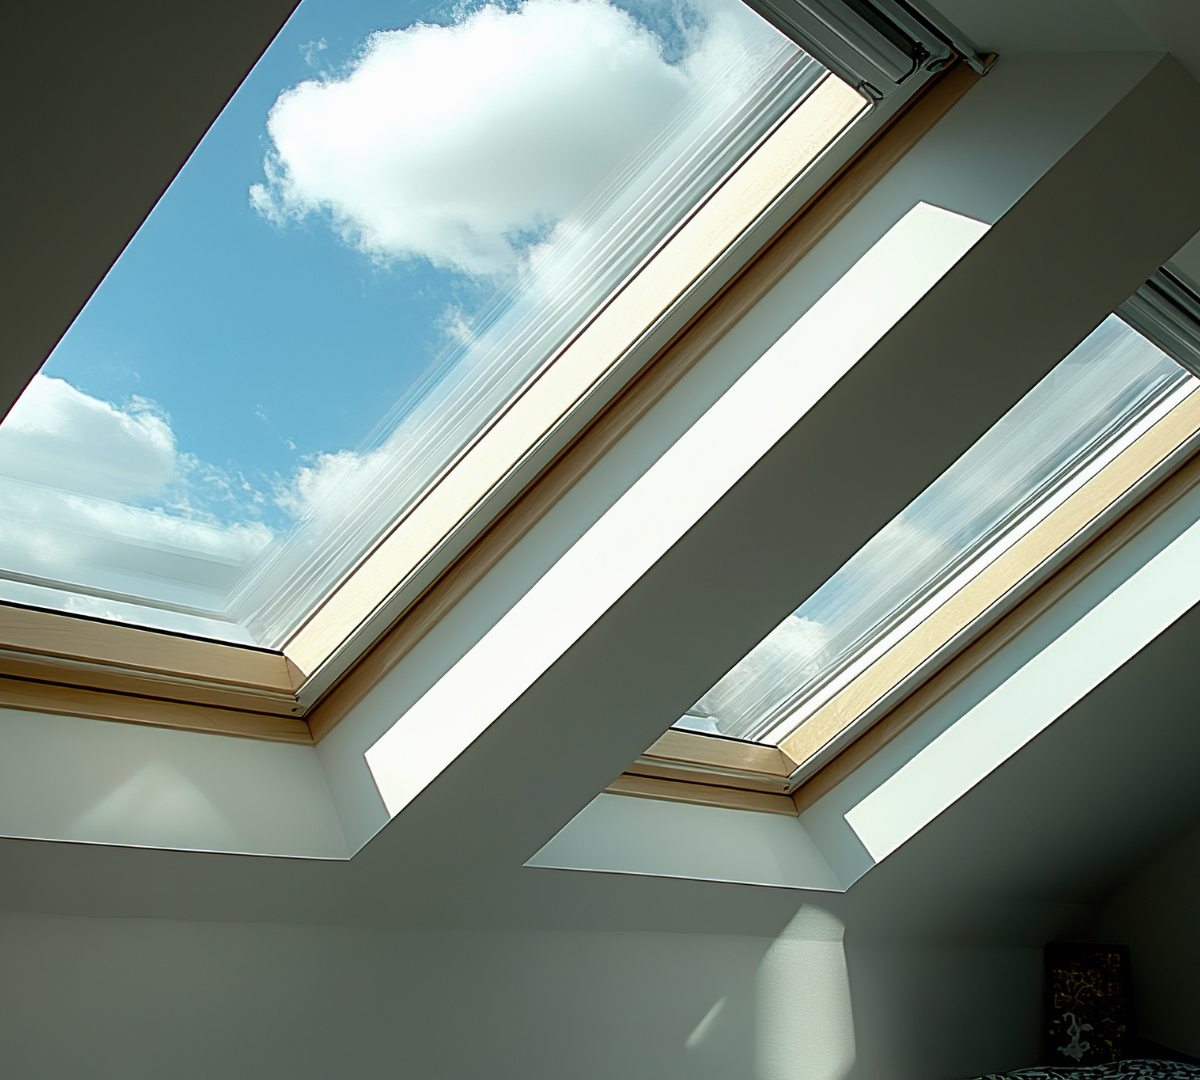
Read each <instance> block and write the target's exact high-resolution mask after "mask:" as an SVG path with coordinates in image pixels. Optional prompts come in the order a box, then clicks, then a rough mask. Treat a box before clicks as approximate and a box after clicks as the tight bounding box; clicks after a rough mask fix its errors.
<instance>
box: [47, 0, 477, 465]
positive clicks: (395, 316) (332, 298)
mask: <svg viewBox="0 0 1200 1080" xmlns="http://www.w3.org/2000/svg"><path fill="white" fill-rule="evenodd" d="M439 11H441V13H442V14H441V17H439ZM446 17H447V16H446V13H445V11H444V7H435V8H433V9H430V8H428V7H425V6H423V5H418V4H413V3H396V2H388V3H379V2H369V0H368V2H364V0H359V2H356V3H353V4H347V3H336V2H333V3H331V2H325V3H321V2H314V0H305V3H303V4H301V5H300V7H299V8H298V9H297V11H296V13H295V14H294V15H293V17H292V19H291V20H290V21H289V22H288V24H287V25H286V26H285V27H284V29H283V31H282V32H281V33H280V35H279V37H278V38H277V39H276V41H275V42H274V44H273V45H272V46H271V47H270V49H269V50H268V51H267V53H266V55H265V56H264V57H263V59H262V60H261V61H260V63H259V64H258V65H257V67H256V68H255V69H254V71H253V72H252V73H251V74H250V76H249V77H248V78H247V79H246V81H245V82H244V83H243V85H242V87H241V88H240V89H239V90H238V92H237V94H236V95H235V96H234V98H233V100H232V101H231V102H230V103H229V105H228V106H227V108H226V109H225V110H224V112H223V113H222V114H221V117H220V119H219V120H218V121H217V123H216V124H215V125H214V126H213V128H212V129H211V130H210V131H209V132H208V134H207V135H206V136H205V138H204V140H203V142H202V143H201V145H200V147H199V148H198V150H197V151H196V153H195V154H194V155H193V156H192V158H191V159H190V160H189V161H188V163H187V165H186V166H185V167H184V168H183V170H182V172H181V173H180V174H179V176H178V177H177V178H176V180H175V182H174V183H173V184H172V185H171V187H170V189H169V190H168V191H167V193H166V194H165V195H164V197H163V198H162V199H161V200H160V202H159V204H158V205H157V206H156V207H155V209H154V211H153V212H152V213H151V215H150V217H149V218H148V219H147V221H146V223H145V225H144V226H143V227H142V229H141V230H140V231H139V232H138V234H137V236H136V237H135V238H134V240H133V242H132V243H131V244H130V245H129V247H128V248H127V249H126V251H125V252H124V253H123V254H122V256H121V258H120V260H119V261H118V262H117V264H116V265H115V267H114V268H113V270H112V271H111V272H110V274H109V275H108V277H107V278H106V279H105V281H104V282H103V284H102V285H101V286H100V288H99V289H98V290H97V292H96V293H95V295H94V296H93V298H92V300H91V301H90V302H89V303H88V305H87V306H86V308H85V309H84V310H83V312H82V313H81V314H80V315H79V317H78V318H77V319H76V321H75V323H74V325H73V326H72V327H71V328H70V330H69V331H68V332H67V334H66V336H65V337H64V338H63V340H62V342H61V343H60V344H59V346H58V348H57V349H56V350H55V351H54V353H53V354H52V356H51V357H50V359H49V361H48V362H47V364H46V367H45V368H44V372H45V374H47V375H55V376H58V377H60V378H63V379H65V380H67V381H68V382H70V383H72V384H73V385H75V386H76V387H78V388H79V389H81V390H83V391H84V392H86V393H88V394H91V395H93V396H96V397H99V398H102V399H105V400H109V401H114V402H121V401H123V400H125V399H127V398H129V397H130V396H131V395H141V396H145V397H148V398H151V399H153V400H154V401H156V402H157V403H158V404H159V405H160V406H161V407H162V408H163V409H165V410H166V411H167V413H168V414H169V415H170V419H171V424H172V427H173V429H174V431H175V434H176V436H177V438H178V441H179V445H180V447H181V448H182V449H184V450H186V451H188V452H190V453H193V454H195V455H196V456H198V457H199V458H201V459H203V460H205V461H207V462H210V463H212V464H215V465H219V466H222V467H224V468H227V469H229V470H231V471H233V472H242V471H244V472H246V473H247V474H248V477H247V478H248V479H250V481H251V483H256V482H257V481H258V476H257V474H258V473H260V472H262V473H266V474H271V473H274V472H278V473H281V474H287V473H288V472H290V470H291V469H292V468H293V467H294V465H295V464H296V463H297V461H299V460H300V459H301V458H302V456H303V455H305V454H312V453H314V452H317V451H322V450H337V449H339V448H342V447H354V446H357V445H358V444H359V443H360V442H361V441H362V440H363V438H364V437H365V436H367V435H368V434H369V433H370V432H371V430H372V428H373V427H374V426H375V424H376V423H377V422H378V421H379V420H380V419H381V418H382V417H383V416H384V414H385V413H386V412H387V410H388V408H389V407H390V406H391V405H392V404H393V402H394V401H395V400H396V399H397V398H399V397H400V395H401V394H402V393H403V391H404V389H405V388H406V387H407V386H408V385H409V384H410V383H411V382H412V380H413V379H414V378H415V377H416V375H418V374H419V373H420V372H421V371H422V370H423V369H424V368H425V367H426V366H427V365H428V364H429V363H430V361H431V360H432V359H433V357H434V356H435V354H436V353H437V351H438V350H439V348H440V347H441V345H442V335H441V332H440V330H439V329H438V320H439V319H440V317H441V315H442V312H443V310H444V308H445V307H446V305H447V304H462V305H465V306H467V307H468V308H469V307H473V306H474V305H476V304H478V303H479V302H480V301H481V300H482V299H483V298H484V297H485V296H486V295H487V294H488V292H490V289H489V288H488V287H487V286H482V287H481V286H479V285H477V284H473V283H472V282H471V281H470V280H469V279H464V278H463V277H462V275H456V274H454V273H451V272H448V271H445V270H436V269H434V268H433V267H432V266H431V265H430V264H429V263H428V262H427V261H425V260H409V261H404V262H399V263H395V264H393V265H391V266H387V267H385V266H380V265H378V264H376V263H373V261H372V260H371V259H370V258H368V257H366V256H365V255H363V254H362V253H360V252H359V251H357V250H354V249H352V248H350V247H348V246H347V245H345V244H343V243H341V242H339V240H338V239H337V237H336V236H335V235H334V234H333V233H332V232H331V230H330V229H329V228H328V227H327V226H326V225H325V224H324V223H323V222H321V221H319V220H316V219H313V220H309V221H307V222H304V223H290V224H288V225H285V226H283V227H276V226H273V225H271V224H270V223H269V222H267V221H264V219H263V218H262V217H261V216H260V215H259V214H258V213H256V212H255V210H254V209H253V208H252V207H251V205H250V202H249V199H248V191H249V188H250V186H251V185H252V184H254V183H256V182H259V181H261V180H262V178H263V158H264V154H265V152H266V151H267V149H268V140H267V136H266V118H267V114H268V112H269V110H270V108H271V106H272V104H273V103H274V102H275V99H276V98H277V97H278V95H279V93H280V91H281V90H283V89H284V88H286V87H290V86H292V85H294V84H296V83H298V82H300V81H301V80H303V79H306V78H312V77H313V76H314V75H315V74H316V73H317V72H318V71H319V70H321V69H326V70H337V69H338V68H340V67H341V66H342V65H343V64H344V63H345V61H346V60H348V59H350V58H351V57H352V56H353V55H354V54H355V53H356V52H357V51H358V50H359V48H360V47H361V46H362V43H363V41H364V40H365V38H366V37H367V35H368V34H369V33H370V31H371V30H373V29H380V28H399V27H403V26H407V25H409V24H410V23H413V22H415V21H418V20H421V21H426V22H442V21H446ZM322 41H323V42H324V43H325V48H324V49H320V50H318V49H316V48H315V47H313V46H312V44H310V43H314V42H322ZM306 46H307V47H306ZM309 59H311V60H312V61H313V63H310V62H309ZM293 446H294V449H293V448H292V447H293Z"/></svg>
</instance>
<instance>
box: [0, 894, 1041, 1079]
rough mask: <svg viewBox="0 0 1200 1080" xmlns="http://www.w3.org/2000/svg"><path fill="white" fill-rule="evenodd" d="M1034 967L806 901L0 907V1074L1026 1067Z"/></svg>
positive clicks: (796, 1072) (900, 1073) (866, 1074)
mask: <svg viewBox="0 0 1200 1080" xmlns="http://www.w3.org/2000/svg"><path fill="white" fill-rule="evenodd" d="M1036 980H1037V956H1036V954H1035V953H1031V952H1030V951H1029V950H1022V949H1011V948H979V947H960V948H946V947H943V948H934V949H928V948H915V947H905V948H895V947H892V948H886V947H882V948H881V947H875V946H869V945H864V946H860V947H857V948H856V947H854V945H853V944H852V943H848V944H847V945H846V946H845V948H843V943H842V941H841V932H840V926H839V924H838V923H837V921H836V920H835V919H833V918H832V917H831V916H828V915H826V914H825V913H823V912H821V911H820V910H818V909H807V908H806V909H802V910H801V913H800V915H799V916H798V917H797V919H796V920H795V921H794V924H793V927H792V928H791V929H790V930H788V931H785V933H784V934H783V935H781V937H780V939H779V940H778V941H776V942H772V941H771V940H770V939H767V938H759V937H735V936H723V935H697V934H669V933H667V934H664V933H653V934H649V933H648V934H632V933H622V934H613V933H586V932H526V933H520V932H474V933H472V932H461V933H449V932H437V931H424V932H422V931H408V932H401V931H388V930H371V929H345V928H342V929H338V928H329V927H295V926H264V925H252V924H233V925H230V924H225V925H220V924H203V923H180V922H169V921H165V920H125V919H115V920H90V919H68V918H53V917H48V916H28V915H27V916H18V915H7V916H0V1046H2V1047H3V1050H2V1051H0V1054H2V1058H3V1065H2V1067H0V1071H2V1072H3V1075H5V1076H6V1077H13V1078H20V1080H42V1078H45V1080H74V1078H80V1080H82V1078H87V1080H108V1078H113V1080H116V1078H120V1080H143V1078H145V1080H162V1078H166V1077H170V1078H171V1080H192V1078H201V1077H203V1078H212V1077H222V1078H227V1080H240V1078H247V1080H251V1078H253V1080H269V1078H273V1077H281V1078H282V1077H287V1078H290V1080H307V1078H310V1077H311V1078H313V1080H316V1078H321V1080H327V1078H333V1077H339V1078H340V1077H353V1078H356V1080H357V1078H369V1077H375V1076H380V1077H383V1076H386V1077H406V1078H407V1077H413V1078H422V1080H425V1078H429V1080H434V1078H443V1077H445V1078H466V1077H490V1078H495V1080H506V1078H512V1080H543V1078H544V1080H592V1078H594V1080H614V1078H617V1077H629V1078H637V1077H645V1078H647V1080H650V1078H654V1080H674V1078H679V1080H685V1078H686V1080H704V1078H707V1077H711V1078H713V1080H739V1078H747V1080H749V1078H751V1077H756V1078H761V1080H843V1078H846V1080H849V1078H854V1080H876V1078H878V1080H907V1078H909V1077H911V1078H913V1080H918V1078H920V1080H927V1078H934V1077H946V1078H950V1077H954V1076H961V1075H964V1074H965V1073H967V1072H968V1071H970V1070H972V1069H974V1070H976V1071H982V1070H983V1069H984V1068H996V1067H1004V1066H1011V1065H1013V1064H1017V1063H1019V1062H1020V1061H1022V1060H1028V1056H1029V1054H1030V1053H1031V1052H1032V1050H1031V1047H1032V1039H1033V1038H1034V1036H1035V1017H1034V1016H1033V1015H1031V1014H1030V1010H1029V1009H1028V1008H1027V1007H1026V1006H1025V1005H1024V1004H1021V1003H1020V1002H1021V1000H1022V999H1023V998H1028V997H1029V995H1028V994H1025V993H1023V992H1022V991H1024V990H1025V989H1027V988H1028V986H1030V985H1036ZM1014 991H1017V992H1014ZM1005 1001H1009V1002H1018V1004H1017V1006H1016V1007H1013V1006H1012V1005H1011V1004H1010V1005H1007V1006H1006V1005H1005V1004H1003V1003H1004V1002H1005ZM998 1002H999V1003H1000V1004H999V1005H998V1004H997V1003H998Z"/></svg>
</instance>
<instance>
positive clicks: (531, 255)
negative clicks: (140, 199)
mask: <svg viewBox="0 0 1200 1080" xmlns="http://www.w3.org/2000/svg"><path fill="white" fill-rule="evenodd" d="M824 76H825V72H824V70H823V69H822V68H821V67H820V66H819V65H818V64H816V63H815V62H814V61H813V60H811V59H810V58H809V57H807V56H806V55H805V54H804V53H802V52H801V51H800V50H798V49H797V48H796V47H795V46H794V45H793V44H792V43H791V42H789V41H788V40H786V39H785V38H783V37H782V36H781V35H780V34H778V33H777V32H776V31H775V30H774V29H772V28H771V27H770V26H768V25H767V24H766V23H765V22H763V21H762V20H761V19H759V18H758V16H756V15H754V14H753V13H751V12H750V10H749V9H748V8H746V7H744V6H743V5H742V4H741V3H740V2H739V0H684V2H682V3H679V2H675V0H648V2H642V0H631V2H621V3H608V2H606V0H525V2H524V3H519V4H515V3H502V2H497V3H477V2H476V3H471V2H468V3H466V4H454V5H449V4H440V3H439V4H434V5H431V6H425V5H424V4H421V3H397V2H391V3H379V2H371V0H357V2H349V3H347V2H334V0H303V3H302V4H301V5H300V7H299V8H298V9H297V11H296V13H295V14H294V16H293V17H292V19H291V20H290V21H289V22H288V24H287V26H286V27H285V28H284V30H283V31H282V32H281V34H280V35H279V37H278V38H277V39H276V41H275V42H274V43H273V44H272V45H271V47H270V49H268V51H267V53H266V54H265V55H264V57H263V59H262V60H261V61H260V62H259V64H258V65H257V66H256V67H255V69H254V70H253V71H252V72H251V73H250V75H249V76H248V78H247V79H246V81H245V83H244V84H243V85H242V87H241V88H240V89H239V90H238V92H237V94H236V95H235V96H234V98H233V100H232V101H231V102H230V104H229V105H228V107H227V108H226V109H225V111H224V112H223V113H222V115H221V117H220V118H219V120H218V121H217V123H216V124H215V125H214V127H213V128H212V130H211V131H210V132H209V133H208V134H207V135H206V136H205V138H204V140H203V141H202V143H201V144H200V146H199V147H198V149H197V151H196V152H195V154H193V156H192V158H191V160H190V161H189V162H188V163H187V165H186V166H185V168H184V169H183V170H182V172H181V173H180V175H179V176H178V177H177V179H176V180H175V182H174V183H173V184H172V185H171V187H170V189H169V190H168V191H167V193H166V194H165V195H164V197H163V199H162V200H161V201H160V203H159V205H158V206H157V207H156V208H155V210H154V211H153V213H152V214H151V215H150V217H149V218H148V219H147V221H146V223H145V225H144V226H143V227H142V229H141V230H140V231H139V233H138V235H137V236H136V237H135V238H134V240H133V242H132V243H131V244H130V245H129V247H128V249H127V250H126V251H125V252H124V254H123V255H122V256H121V258H120V260H119V261H118V262H117V264H116V265H115V267H114V268H113V270H112V271H111V272H110V274H109V275H108V277H107V278H106V279H105V281H104V283H103V284H102V285H101V287H100V288H99V289H98V291H97V292H96V294H95V295H94V296H93V297H92V299H91V301H90V302H89V303H88V304H87V306H86V307H85V309H84V310H83V312H82V313H81V314H80V316H79V317H78V319H77V320H76V321H75V323H74V325H73V326H72V327H71V329H70V330H69V332H68V333H67V334H66V336H65V337H64V338H63V340H62V342H61V343H60V344H59V346H58V348H57V349H56V350H55V351H54V353H53V354H52V355H51V357H50V358H49V360H48V361H47V363H46V365H45V366H44V368H43V370H42V372H41V373H40V374H39V375H38V376H36V377H35V379H34V381H33V382H32V384H31V385H30V386H29V388H28V390H27V391H26V393H25V394H24V395H23V397H22V398H21V399H20V401H19V402H18V403H17V405H16V406H15V407H14V409H13V411H12V412H11V414H10V415H9V416H8V417H7V419H6V420H5V421H4V423H3V425H0V512H2V513H3V515H4V519H5V522H6V527H5V529H4V530H3V531H2V532H0V599H6V600H10V601H15V602H20V603H27V604H33V605H40V606H47V607H54V608H58V609H62V610H68V611H72V612H79V613H83V614H90V615H96V616H100V617H104V618H110V619H117V620H124V621H128V622H134V623H139V624H142V625H148V626H155V627H160V628H164V629H172V630H178V631H182V632H187V633H194V634H199V635H204V636H210V637H216V638H221V639H224V640H230V641H239V642H246V643H256V644H260V645H265V646H268V647H277V646H278V645H280V644H281V643H282V641H283V640H284V639H285V638H286V637H287V635H288V633H289V632H290V631H291V629H292V628H293V627H294V626H295V625H296V624H297V623H298V622H299V621H300V620H301V619H302V618H303V617H304V616H305V615H306V614H307V613H308V612H309V611H310V610H312V608H313V607H314V606H315V605H316V604H317V603H318V602H319V601H320V600H321V599H322V598H323V597H324V596H325V595H326V594H327V593H328V592H329V590H330V589H331V588H332V587H333V586H334V585H335V584H336V583H337V582H338V581H339V580H341V579H342V578H343V577H344V576H345V574H346V573H347V572H348V571H349V570H350V569H352V568H353V566H354V565H355V563H356V562H357V561H358V560H359V559H360V558H361V556H362V555H363V554H364V552H366V551H367V550H368V549H369V548H370V547H371V545H372V544H373V543H374V542H375V541H376V540H377V539H378V538H379V536H380V535H381V534H382V533H384V532H385V531H386V529H387V528H388V526H389V525H390V523H391V522H393V521H394V520H395V519H396V518H397V516H398V515H399V514H400V513H401V512H402V511H403V510H404V509H405V508H406V507H408V506H410V505H412V504H413V502H414V500H416V499H418V498H419V497H420V495H421V493H422V492H423V491H425V490H427V488H428V486H429V484H430V483H431V482H433V481H434V480H436V478H437V477H438V476H439V475H440V474H441V473H442V472H443V471H444V470H445V469H446V468H447V467H448V466H449V465H451V464H452V463H453V461H454V460H455V458H456V456H457V455H458V454H460V453H461V452H462V451H463V449H464V447H466V446H467V445H469V443H470V442H471V440H472V439H473V438H474V437H475V436H476V435H477V434H478V433H479V432H480V430H481V429H482V428H483V427H484V425H486V424H487V423H488V421H489V420H490V418H492V417H493V416H494V415H496V413H497V412H498V410H500V409H501V408H502V406H503V405H504V404H505V402H507V401H508V400H510V399H511V398H512V396H513V394H514V393H515V392H517V391H518V390H519V389H520V388H521V387H522V385H524V384H525V382H526V381H527V380H528V379H529V378H530V377H531V376H533V375H534V374H535V373H536V372H537V371H538V370H539V369H540V368H541V366H542V365H543V364H544V363H545V362H546V360H547V359H548V358H549V357H551V356H552V354H553V353H554V351H555V349H556V348H557V347H558V346H560V345H561V344H562V343H563V341H564V340H565V339H567V338H568V337H569V335H570V334H571V333H572V331H573V330H574V329H575V328H576V327H577V326H579V324H580V323H581V321H582V320H584V319H585V318H586V317H587V316H588V314H589V313H590V312H592V311H593V310H595V309H596V307H597V306H598V305H599V304H600V303H601V302H602V301H603V300H604V299H605V297H607V296H609V295H611V293H612V292H613V290H614V289H615V288H617V287H618V286H619V285H620V284H621V283H622V282H623V281H624V280H626V279H627V278H628V277H629V275H630V274H631V273H633V272H634V271H635V270H636V268H637V267H638V266H639V264H640V263H641V262H642V261H643V260H644V259H645V258H646V257H647V256H648V255H649V254H650V253H651V252H652V251H653V250H654V248H655V246H656V245H657V244H658V243H660V242H661V241H662V239H663V238H664V237H665V236H667V235H668V234H669V233H670V231H671V230H672V228H673V227H674V226H675V225H676V224H677V223H678V222H679V221H680V220H681V219H682V218H683V217H684V216H685V215H686V214H687V213H688V212H689V211H690V210H691V209H692V208H693V207H695V206H696V205H697V203H698V202H699V201H700V200H701V199H702V198H703V196H704V195H705V194H706V193H707V192H709V191H710V190H712V188H713V187H714V185H715V184H716V183H717V182H718V181H719V180H720V179H721V178H722V177H723V176H724V175H726V174H727V173H728V172H729V170H730V169H731V168H732V167H733V166H734V165H735V164H736V163H737V162H738V160H739V159H740V158H741V157H742V156H743V155H744V154H745V153H746V152H747V151H748V150H749V149H750V148H751V147H753V146H754V144H755V143H756V142H757V141H758V140H759V139H761V138H762V137H763V135H764V134H765V133H766V132H768V131H769V130H770V129H771V128H772V127H773V125H775V124H776V123H777V122H778V121H779V120H780V118H781V117H783V116H784V115H785V114H786V113H787V112H788V111H789V110H790V109H791V108H792V107H793V106H794V105H795V103H796V102H797V101H799V100H800V99H801V98H803V97H804V96H805V94H806V93H807V92H808V91H810V90H811V89H812V88H813V87H814V86H815V85H816V84H817V83H818V82H819V81H820V80H821V79H822V77H824Z"/></svg>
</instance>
